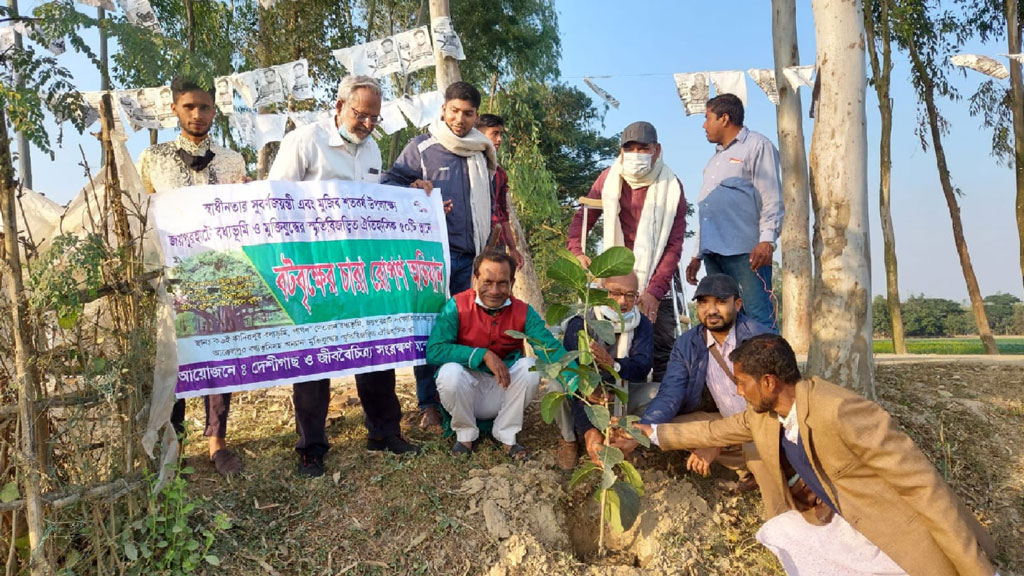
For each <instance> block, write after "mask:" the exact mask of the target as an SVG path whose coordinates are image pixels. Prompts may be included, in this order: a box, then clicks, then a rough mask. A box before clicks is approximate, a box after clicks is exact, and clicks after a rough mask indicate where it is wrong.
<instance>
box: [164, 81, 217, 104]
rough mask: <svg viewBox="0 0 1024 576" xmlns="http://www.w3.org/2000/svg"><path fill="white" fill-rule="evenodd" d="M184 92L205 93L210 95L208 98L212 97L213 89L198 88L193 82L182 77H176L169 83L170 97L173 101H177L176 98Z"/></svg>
mask: <svg viewBox="0 0 1024 576" xmlns="http://www.w3.org/2000/svg"><path fill="white" fill-rule="evenodd" d="M186 92H206V93H207V94H209V95H210V98H213V97H214V93H213V89H206V88H203V87H202V86H200V85H199V84H198V83H197V82H196V81H195V80H193V79H191V78H186V77H184V76H178V77H177V78H175V79H174V80H172V81H171V96H172V97H173V99H174V101H175V102H177V101H178V97H179V96H181V95H182V94H185V93H186Z"/></svg>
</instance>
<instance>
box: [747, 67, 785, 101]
mask: <svg viewBox="0 0 1024 576" xmlns="http://www.w3.org/2000/svg"><path fill="white" fill-rule="evenodd" d="M747 74H749V75H750V79H751V80H753V81H754V84H757V85H758V86H760V87H761V90H763V91H764V94H765V96H767V97H768V99H769V100H771V101H772V104H775V105H776V106H778V105H779V87H778V85H776V84H775V70H772V69H771V68H751V69H750V70H747Z"/></svg>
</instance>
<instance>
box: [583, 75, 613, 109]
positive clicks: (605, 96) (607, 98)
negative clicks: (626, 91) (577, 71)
mask: <svg viewBox="0 0 1024 576" xmlns="http://www.w3.org/2000/svg"><path fill="white" fill-rule="evenodd" d="M583 83H584V84H586V85H587V86H589V87H590V89H591V90H593V91H594V94H597V95H598V96H600V97H601V98H603V99H604V101H605V102H607V103H608V105H609V106H611V107H612V108H618V107H619V101H618V100H616V99H615V97H613V96H612V95H611V94H609V93H607V92H605V90H604V88H601V87H600V86H598V85H597V84H595V83H594V81H593V80H591V79H590V77H589V76H584V77H583Z"/></svg>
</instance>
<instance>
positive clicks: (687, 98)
mask: <svg viewBox="0 0 1024 576" xmlns="http://www.w3.org/2000/svg"><path fill="white" fill-rule="evenodd" d="M672 76H673V78H674V79H675V81H676V94H678V95H679V99H680V100H682V102H683V110H684V111H685V112H686V115H687V116H692V115H693V114H703V113H704V110H705V108H706V107H707V103H708V96H709V95H710V87H709V84H708V73H707V72H692V73H690V72H680V73H678V74H673V75H672Z"/></svg>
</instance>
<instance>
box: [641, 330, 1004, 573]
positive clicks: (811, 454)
mask: <svg viewBox="0 0 1024 576" xmlns="http://www.w3.org/2000/svg"><path fill="white" fill-rule="evenodd" d="M729 359H730V360H731V361H732V363H733V367H734V369H735V375H736V389H737V392H738V393H739V394H740V395H741V396H743V397H744V398H745V399H746V401H747V408H746V410H744V411H742V412H740V413H738V414H734V415H732V416H730V417H728V418H724V419H718V420H705V421H699V422H687V423H667V424H652V425H650V426H648V425H644V424H640V425H639V427H640V428H641V430H642V431H643V432H644V433H645V434H647V435H648V436H649V437H650V438H651V442H652V443H653V444H656V445H658V446H660V447H661V449H662V450H693V449H697V448H713V447H720V446H729V445H734V444H745V443H750V442H753V443H754V444H755V445H756V447H757V451H758V452H759V453H760V454H761V455H762V456H763V458H764V464H765V470H766V472H767V475H766V477H764V478H759V480H763V481H762V482H761V495H762V497H763V498H764V504H765V513H766V515H767V516H768V517H769V518H770V520H769V521H768V522H767V523H766V524H765V526H764V527H763V529H762V531H764V529H774V532H775V534H772V535H770V536H771V538H772V539H774V538H778V539H779V540H780V541H788V547H787V548H780V547H779V546H775V547H774V549H773V550H774V551H775V552H776V553H777V554H779V557H780V559H782V560H783V564H784V565H786V566H787V567H791V566H800V565H804V566H814V567H815V569H816V571H815V573H819V574H835V573H842V574H909V575H911V576H956V575H957V574H959V575H970V576H992V574H993V573H994V572H995V570H994V569H993V567H992V564H991V563H990V561H989V559H990V558H992V557H993V555H994V553H995V545H994V543H993V541H992V537H991V536H990V535H989V534H988V532H987V531H986V530H985V529H984V528H983V527H982V526H981V524H980V523H978V521H977V519H976V518H975V517H974V514H973V513H971V512H970V511H969V510H967V508H966V507H965V506H964V504H963V503H962V502H961V501H960V499H959V498H957V496H956V494H954V493H953V491H952V490H951V489H950V487H949V486H948V485H947V484H946V483H945V482H944V481H943V479H942V476H940V475H939V473H938V471H936V470H935V467H934V466H932V464H931V462H929V461H928V457H927V456H925V455H924V453H923V452H921V450H920V449H918V447H917V446H915V445H914V441H913V440H911V439H910V437H908V436H907V435H906V434H904V433H903V432H901V431H900V430H899V429H898V427H897V426H896V424H895V423H894V422H893V420H892V418H891V417H890V416H889V414H888V413H887V412H886V411H885V410H883V409H882V407H881V406H879V405H878V404H875V403H874V402H872V401H870V400H868V399H866V398H864V397H862V396H860V395H859V394H857V393H856V392H853V391H850V390H847V389H845V388H841V387H839V386H836V385H834V384H831V383H829V382H826V381H824V380H822V379H820V378H816V377H815V378H801V376H800V370H799V368H798V367H797V362H796V356H795V355H794V354H793V349H792V348H790V346H789V343H787V342H786V341H785V340H784V339H783V338H782V337H781V336H778V335H776V334H760V335H758V336H754V337H753V338H751V339H749V340H747V341H746V342H744V343H742V344H740V345H739V346H738V347H737V348H736V349H735V350H733V351H732V353H731V354H729ZM770 496H771V497H770ZM787 511H795V512H787ZM798 513H799V514H802V517H801V518H795V516H796V514H798ZM786 514H789V517H788V518H787V517H786ZM779 515H782V516H781V517H780V516H779ZM777 517H778V518H779V520H781V521H782V522H783V523H780V524H778V525H773V523H774V522H776V518H777ZM795 520H799V521H798V522H795ZM821 525H825V526H824V528H822V526H821ZM822 529H825V530H835V531H836V533H838V534H842V535H844V536H845V537H844V538H841V539H838V538H833V539H826V540H820V539H818V540H817V541H816V542H815V544H814V545H810V542H811V541H812V539H813V538H814V535H815V533H816V532H818V531H820V530H822ZM763 537H764V534H763V533H762V534H759V538H763ZM769 547H772V546H771V545H770V544H769ZM840 570H841V572H840Z"/></svg>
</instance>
